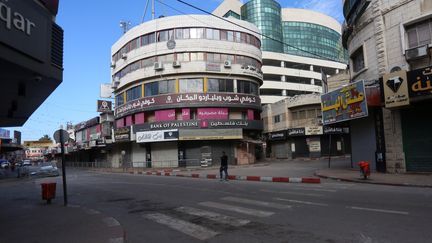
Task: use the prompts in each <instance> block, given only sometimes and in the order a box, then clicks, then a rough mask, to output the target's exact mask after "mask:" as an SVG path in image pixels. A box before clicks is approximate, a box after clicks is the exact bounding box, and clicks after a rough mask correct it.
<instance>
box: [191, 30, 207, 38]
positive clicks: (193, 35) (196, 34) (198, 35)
mask: <svg viewBox="0 0 432 243" xmlns="http://www.w3.org/2000/svg"><path fill="white" fill-rule="evenodd" d="M190 38H191V39H202V38H204V28H191V29H190Z"/></svg>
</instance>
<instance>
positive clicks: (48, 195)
mask: <svg viewBox="0 0 432 243" xmlns="http://www.w3.org/2000/svg"><path fill="white" fill-rule="evenodd" d="M41 188H42V199H43V200H47V203H48V204H50V203H51V199H53V198H55V195H56V183H55V182H50V183H42V184H41Z"/></svg>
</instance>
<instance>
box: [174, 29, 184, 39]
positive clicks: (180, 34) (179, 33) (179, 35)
mask: <svg viewBox="0 0 432 243" xmlns="http://www.w3.org/2000/svg"><path fill="white" fill-rule="evenodd" d="M175 38H176V39H177V40H181V39H183V29H176V30H175Z"/></svg>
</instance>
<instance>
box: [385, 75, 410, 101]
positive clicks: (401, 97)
mask: <svg viewBox="0 0 432 243" xmlns="http://www.w3.org/2000/svg"><path fill="white" fill-rule="evenodd" d="M383 87H384V104H385V107H386V108H394V107H400V106H406V105H409V95H408V79H407V72H406V71H405V70H401V71H397V72H393V73H387V74H384V76H383Z"/></svg>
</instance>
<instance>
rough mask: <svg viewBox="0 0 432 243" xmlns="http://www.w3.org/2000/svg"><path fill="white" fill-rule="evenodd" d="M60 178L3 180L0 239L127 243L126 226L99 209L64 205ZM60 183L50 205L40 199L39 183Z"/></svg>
mask: <svg viewBox="0 0 432 243" xmlns="http://www.w3.org/2000/svg"><path fill="white" fill-rule="evenodd" d="M60 180H61V177H56V178H45V179H42V180H36V181H35V180H32V181H27V182H25V181H17V180H9V181H3V182H2V183H0V190H1V191H2V195H1V196H0V203H1V205H2V209H1V210H0V225H2V229H1V231H2V233H1V234H0V242H11V243H17V242H34V243H42V242H43V243H51V242H52V243H56V242H71V243H72V242H80V243H83V242H85V243H87V242H88V243H93V242H112V243H122V242H125V236H124V231H123V228H122V227H121V225H120V223H119V222H118V221H117V220H115V219H114V218H112V217H109V216H106V215H104V214H102V213H101V212H99V211H96V210H93V209H89V208H85V207H81V206H79V205H73V204H69V206H67V207H65V206H63V192H62V190H61V189H62V186H61V183H60ZM48 181H49V182H57V195H56V198H55V199H54V200H52V202H51V204H47V203H46V202H45V201H43V200H42V198H41V189H40V183H42V182H48Z"/></svg>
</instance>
